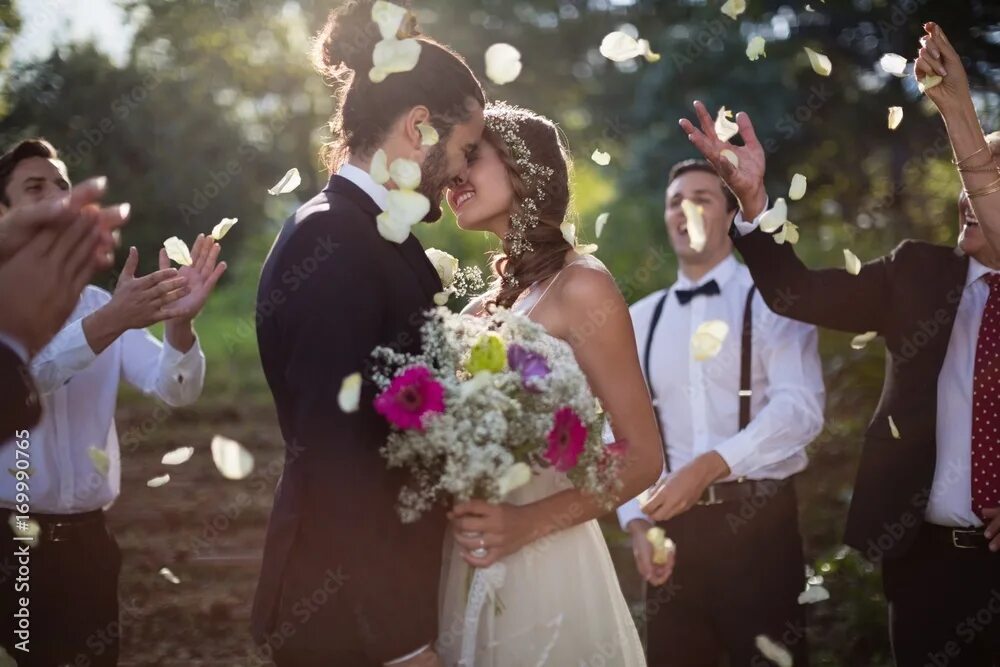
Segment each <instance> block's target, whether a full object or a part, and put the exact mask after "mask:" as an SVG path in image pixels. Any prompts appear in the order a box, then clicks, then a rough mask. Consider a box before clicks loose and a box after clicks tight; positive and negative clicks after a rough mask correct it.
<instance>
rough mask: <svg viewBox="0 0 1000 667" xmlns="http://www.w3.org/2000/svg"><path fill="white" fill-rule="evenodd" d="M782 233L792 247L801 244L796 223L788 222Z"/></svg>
mask: <svg viewBox="0 0 1000 667" xmlns="http://www.w3.org/2000/svg"><path fill="white" fill-rule="evenodd" d="M781 231H782V233H783V234H784V235H785V240H787V241H788V243H789V244H790V245H795V244H796V243H798V242H799V227H798V225H796V224H795V223H794V222H792V221H790V220H786V221H785V226H784V227H782V228H781Z"/></svg>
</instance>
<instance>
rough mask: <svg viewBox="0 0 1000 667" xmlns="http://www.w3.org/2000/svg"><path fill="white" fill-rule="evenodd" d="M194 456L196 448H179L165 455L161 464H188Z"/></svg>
mask: <svg viewBox="0 0 1000 667" xmlns="http://www.w3.org/2000/svg"><path fill="white" fill-rule="evenodd" d="M192 456H194V447H178V448H177V449H174V450H171V451H169V452H167V453H166V454H164V455H163V458H161V459H160V463H162V464H163V465H165V466H179V465H181V464H182V463H187V462H188V461H189V460H190V459H191V457H192Z"/></svg>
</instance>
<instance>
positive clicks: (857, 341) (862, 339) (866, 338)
mask: <svg viewBox="0 0 1000 667" xmlns="http://www.w3.org/2000/svg"><path fill="white" fill-rule="evenodd" d="M877 337H878V332H877V331H868V332H866V333H863V334H861V335H859V336H855V337H854V338H852V339H851V347H852V348H854V349H855V350H863V349H865V346H866V345H868V343H870V342H872V341H873V340H875V338H877Z"/></svg>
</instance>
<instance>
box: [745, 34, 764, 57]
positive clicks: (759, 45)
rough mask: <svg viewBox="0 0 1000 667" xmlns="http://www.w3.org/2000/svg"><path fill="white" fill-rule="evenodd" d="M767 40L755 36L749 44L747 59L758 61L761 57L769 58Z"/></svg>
mask: <svg viewBox="0 0 1000 667" xmlns="http://www.w3.org/2000/svg"><path fill="white" fill-rule="evenodd" d="M766 48H767V40H766V39H764V38H763V37H761V36H760V35H755V36H754V37H751V38H750V41H749V42H747V58H749V59H750V60H752V61H753V60H757V59H758V58H760V57H761V56H763V57H765V58H767V51H766V50H765V49H766Z"/></svg>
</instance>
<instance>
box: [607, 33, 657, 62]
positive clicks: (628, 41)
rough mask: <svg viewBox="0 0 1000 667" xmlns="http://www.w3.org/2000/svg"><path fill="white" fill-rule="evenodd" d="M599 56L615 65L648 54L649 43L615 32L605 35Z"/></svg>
mask: <svg viewBox="0 0 1000 667" xmlns="http://www.w3.org/2000/svg"><path fill="white" fill-rule="evenodd" d="M600 51H601V55H602V56H604V57H605V58H607V59H608V60H611V61H613V62H616V63H623V62H625V61H627V60H631V59H632V58H638V57H639V56H642V55H645V54H647V53H650V51H649V42H647V41H646V40H638V39H636V38H635V37H633V36H632V35H630V34H628V33H625V32H622V31H620V30H616V31H615V32H612V33H609V34H607V35H605V37H604V39H603V40H602V41H601V49H600Z"/></svg>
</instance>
